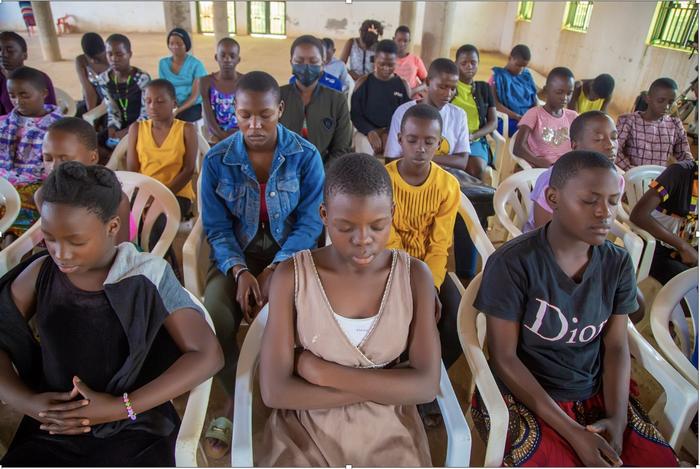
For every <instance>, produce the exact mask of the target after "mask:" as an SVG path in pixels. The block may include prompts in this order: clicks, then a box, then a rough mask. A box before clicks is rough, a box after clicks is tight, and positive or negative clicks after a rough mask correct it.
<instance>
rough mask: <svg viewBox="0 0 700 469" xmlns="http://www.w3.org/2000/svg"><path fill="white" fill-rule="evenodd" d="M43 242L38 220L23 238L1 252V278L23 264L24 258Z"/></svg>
mask: <svg viewBox="0 0 700 469" xmlns="http://www.w3.org/2000/svg"><path fill="white" fill-rule="evenodd" d="M43 240H44V233H43V232H42V231H41V220H38V221H37V222H36V223H34V224H33V225H32V226H31V227H30V228H29V229H28V230H27V231H25V232H24V233H23V234H22V236H20V237H19V238H17V239H16V240H14V241H13V242H12V244H10V245H9V246H7V247H6V248H5V249H3V250H2V251H0V277H1V276H3V275H5V274H6V273H7V272H8V271H9V270H10V269H12V268H14V267H15V266H16V265H18V264H19V263H20V262H22V259H23V258H24V256H26V255H27V254H29V253H31V252H32V250H33V249H34V248H35V247H37V246H38V245H39V244H40V243H41V242H42V241H43Z"/></svg>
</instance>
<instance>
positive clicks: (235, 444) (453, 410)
mask: <svg viewBox="0 0 700 469" xmlns="http://www.w3.org/2000/svg"><path fill="white" fill-rule="evenodd" d="M268 309H269V307H268V305H265V306H264V307H263V309H262V310H261V311H260V313H258V315H257V316H256V318H255V320H254V321H253V323H252V324H251V325H250V327H249V328H248V332H247V333H246V336H245V340H244V341H243V346H242V347H241V352H240V355H239V357H238V365H237V367H236V389H235V403H234V406H233V441H232V444H231V467H253V425H252V424H253V419H252V417H253V392H254V387H255V385H254V383H255V379H254V377H255V374H256V371H257V368H258V364H259V358H260V347H261V345H262V336H263V332H264V330H265V324H266V323H267V317H268ZM440 369H441V371H440V391H439V394H438V395H437V400H438V405H439V406H440V411H441V413H442V415H443V421H444V423H445V429H446V431H447V455H446V458H445V464H444V465H445V466H446V467H467V466H468V465H469V457H470V455H471V432H470V431H469V427H468V426H467V422H466V420H465V418H464V414H463V413H462V410H461V408H460V407H459V401H457V396H456V395H455V393H454V390H453V388H452V384H451V383H450V379H449V377H448V375H447V370H445V366H444V365H442V364H441V365H440Z"/></svg>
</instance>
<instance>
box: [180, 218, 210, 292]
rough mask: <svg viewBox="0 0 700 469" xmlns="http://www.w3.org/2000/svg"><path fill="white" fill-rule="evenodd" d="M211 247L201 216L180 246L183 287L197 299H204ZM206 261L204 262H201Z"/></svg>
mask: <svg viewBox="0 0 700 469" xmlns="http://www.w3.org/2000/svg"><path fill="white" fill-rule="evenodd" d="M210 251H211V248H210V247H209V242H208V241H207V237H206V235H205V234H204V226H203V224H202V217H201V216H200V217H199V218H197V221H196V222H195V223H194V226H193V227H192V231H190V234H189V236H187V239H186V240H185V244H183V246H182V273H183V277H184V280H185V288H187V290H189V291H190V292H191V293H192V294H193V295H195V296H196V297H197V298H199V299H204V287H205V281H206V279H205V277H206V272H207V268H208V263H209V253H210ZM204 261H206V264H204V263H203V262H204Z"/></svg>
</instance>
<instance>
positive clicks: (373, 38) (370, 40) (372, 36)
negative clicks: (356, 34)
mask: <svg viewBox="0 0 700 469" xmlns="http://www.w3.org/2000/svg"><path fill="white" fill-rule="evenodd" d="M361 37H362V42H364V43H365V45H366V46H367V47H372V46H373V45H374V44H375V43H376V42H377V39H379V36H377V34H376V33H372V32H367V33H362V36H361Z"/></svg>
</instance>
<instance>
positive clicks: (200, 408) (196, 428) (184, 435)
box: [175, 293, 216, 467]
mask: <svg viewBox="0 0 700 469" xmlns="http://www.w3.org/2000/svg"><path fill="white" fill-rule="evenodd" d="M190 298H192V301H194V303H195V304H196V305H197V306H199V307H200V308H201V309H202V311H204V318H205V319H206V320H207V324H209V327H210V328H211V330H212V332H213V333H214V334H216V330H215V329H214V323H213V322H212V320H211V316H210V315H209V312H208V311H207V309H206V308H205V307H204V305H203V304H202V303H201V302H200V301H199V299H198V298H196V297H195V296H194V295H192V294H191V293H190ZM212 379H213V377H211V378H209V379H207V380H206V381H204V382H203V383H200V384H198V385H197V386H196V387H195V388H194V389H192V390H191V391H190V393H189V396H188V397H187V406H186V407H185V413H184V414H183V416H182V420H181V422H180V431H179V432H178V434H177V441H176V443H175V465H176V466H177V467H197V450H198V448H199V439H200V436H201V434H202V428H203V427H204V419H205V418H206V415H207V407H208V406H209V394H210V392H211V383H212Z"/></svg>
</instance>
